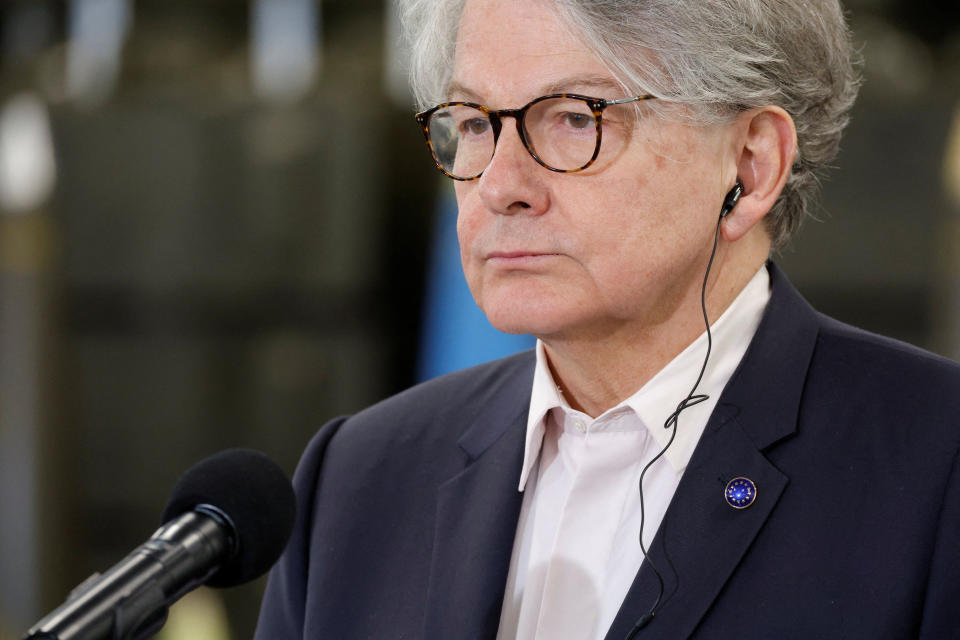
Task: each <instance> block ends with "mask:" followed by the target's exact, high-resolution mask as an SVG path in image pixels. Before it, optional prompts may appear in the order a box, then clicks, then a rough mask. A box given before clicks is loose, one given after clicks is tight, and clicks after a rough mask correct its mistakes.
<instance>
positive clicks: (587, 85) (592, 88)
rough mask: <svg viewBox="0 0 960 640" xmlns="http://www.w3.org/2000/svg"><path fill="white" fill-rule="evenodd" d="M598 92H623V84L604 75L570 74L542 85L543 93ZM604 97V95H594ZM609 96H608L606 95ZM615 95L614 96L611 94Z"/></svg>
mask: <svg viewBox="0 0 960 640" xmlns="http://www.w3.org/2000/svg"><path fill="white" fill-rule="evenodd" d="M584 90H585V91H587V92H599V93H614V94H616V93H623V85H621V84H620V83H619V82H617V81H616V80H614V79H613V78H609V77H606V76H588V77H584V76H571V77H569V78H563V79H561V80H557V81H556V82H552V83H550V84H548V85H547V86H545V87H543V92H544V93H545V94H549V93H573V92H575V91H584ZM595 97H598V98H599V97H604V96H595ZM607 97H609V96H607ZM613 97H615V96H613Z"/></svg>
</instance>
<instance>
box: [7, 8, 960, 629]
mask: <svg viewBox="0 0 960 640" xmlns="http://www.w3.org/2000/svg"><path fill="white" fill-rule="evenodd" d="M846 4H847V7H848V9H849V10H850V12H851V21H852V25H853V28H854V31H855V34H856V40H857V42H858V45H859V46H860V47H861V50H862V53H863V56H864V58H865V61H866V64H865V67H864V75H865V79H866V82H865V85H864V87H863V91H862V94H861V98H860V101H859V103H858V106H857V108H856V110H855V112H854V120H853V124H852V125H851V127H850V129H849V131H848V134H847V136H846V139H845V143H844V146H843V151H842V153H841V156H840V157H839V159H838V160H837V162H836V164H837V169H836V170H835V171H834V172H833V173H832V174H831V176H830V177H829V179H828V180H827V181H826V182H825V184H824V191H825V197H824V200H823V202H824V205H823V208H822V210H821V211H820V213H819V218H820V221H818V222H811V223H808V224H807V225H806V227H805V228H804V230H803V231H802V232H801V234H800V237H799V238H798V239H797V241H795V243H794V245H793V247H792V248H791V249H789V250H787V251H786V252H784V254H783V255H781V256H780V257H779V262H780V263H781V265H782V266H783V267H784V268H785V270H786V271H787V273H788V274H790V276H791V277H792V278H793V280H794V283H795V284H796V285H797V286H798V287H799V288H800V289H801V291H803V292H804V293H805V294H806V295H807V297H808V298H809V299H810V300H811V302H813V304H814V305H815V306H817V307H819V308H820V309H821V310H822V311H825V312H827V313H830V314H832V315H835V316H837V317H839V318H841V319H843V320H846V321H848V322H852V323H854V324H857V325H860V326H862V327H865V328H868V329H871V330H874V331H879V332H882V333H886V334H890V335H894V336H896V337H899V338H901V339H904V340H908V341H910V342H913V343H915V344H918V345H920V346H923V347H925V348H928V349H932V350H934V351H936V352H939V353H941V354H944V355H946V356H948V357H953V358H957V357H958V356H960V4H958V3H957V2H956V0H849V1H848V2H847V3H846ZM397 36H398V34H397V25H396V20H395V18H394V14H393V11H392V7H391V5H390V3H389V0H325V1H322V2H321V1H320V0H248V1H244V0H136V1H134V0H56V1H55V0H24V1H15V0H5V1H4V2H3V3H2V4H0V638H2V639H3V640H7V639H8V638H18V637H19V636H20V634H22V633H23V632H24V631H25V630H26V628H27V627H28V626H30V625H31V624H32V623H33V622H35V621H36V620H37V619H38V618H39V617H40V616H41V615H43V614H44V613H45V612H47V611H48V610H49V609H51V608H53V607H55V606H57V605H58V604H59V603H60V602H62V601H63V599H64V597H65V596H66V594H67V593H68V591H69V590H70V588H72V587H73V586H74V585H76V584H77V583H79V582H80V581H82V580H83V579H84V578H86V577H87V576H88V575H90V574H91V573H93V572H95V571H102V570H104V569H106V568H108V567H109V566H111V565H112V564H114V563H115V562H117V561H119V560H120V558H121V557H122V556H123V555H124V554H125V553H126V552H128V551H129V550H130V549H132V548H133V547H134V546H136V545H138V544H140V543H141V542H143V541H144V540H145V539H146V538H147V537H148V536H149V535H150V533H151V532H152V531H153V530H154V529H155V528H156V526H157V525H158V524H159V522H158V518H159V514H160V513H161V511H162V509H163V506H164V504H165V502H166V499H167V497H168V494H169V491H170V489H171V487H172V486H173V484H174V482H175V481H176V479H177V477H178V476H179V475H180V474H181V473H182V472H183V471H184V470H185V469H186V468H187V467H189V466H190V465H191V464H192V463H194V462H195V461H196V460H198V459H200V458H202V457H204V456H206V455H208V454H210V453H212V452H214V451H217V450H219V449H222V448H225V447H231V446H249V447H255V448H258V449H261V450H263V451H265V452H266V453H268V454H269V455H271V456H272V457H273V458H274V459H276V460H277V461H279V462H280V463H281V465H282V466H284V467H285V468H286V469H287V470H288V471H291V472H292V470H293V468H294V465H295V464H296V461H297V458H298V456H299V454H300V452H301V451H302V449H303V447H304V446H305V445H306V443H307V441H308V440H309V438H310V437H311V435H312V434H313V433H314V432H315V431H316V430H317V428H318V427H319V426H320V425H321V424H322V423H323V422H325V421H326V420H328V419H330V418H331V417H333V416H336V415H338V414H342V413H347V412H351V411H356V410H357V409H359V408H361V407H363V406H364V405H367V404H369V403H372V402H374V401H376V400H377V399H379V398H381V397H383V396H385V395H387V394H390V393H393V392H396V391H398V390H400V389H402V388H404V387H406V386H409V385H410V384H412V383H413V382H415V381H416V380H418V379H422V378H425V377H429V376H432V375H436V374H437V373H440V372H442V371H445V370H448V369H450V368H457V367H459V366H462V365H465V364H468V363H470V362H472V361H479V360H486V359H492V358H494V357H496V356H497V355H499V354H500V353H501V352H503V351H505V350H511V349H514V348H521V347H522V346H524V345H527V344H530V343H531V342H530V340H529V338H524V337H520V338H517V337H513V338H510V339H508V340H507V341H506V342H505V343H497V344H496V345H492V343H489V342H487V341H486V338H479V337H478V338H470V339H468V340H457V342H460V343H463V344H460V345H456V344H453V343H454V340H453V338H452V337H451V336H453V335H458V334H459V335H462V333H463V332H464V331H466V332H468V333H469V334H470V335H481V334H482V335H487V334H489V333H491V332H492V330H490V329H489V327H485V326H483V321H482V319H478V316H477V314H476V310H475V309H472V308H471V305H472V302H471V300H470V299H469V296H468V295H466V294H465V293H464V289H463V287H462V285H461V284H460V280H461V279H462V276H461V275H460V274H459V266H458V265H457V264H456V262H457V261H456V249H455V244H454V243H455V240H454V239H453V237H452V235H451V229H452V221H453V219H454V217H455V210H454V207H453V204H452V200H451V196H450V185H449V184H446V183H445V182H444V181H445V180H446V179H445V178H443V177H442V176H441V175H440V174H439V173H438V172H436V170H435V169H433V167H432V164H431V162H430V160H429V158H428V156H427V153H426V151H425V150H424V148H423V142H422V136H421V133H420V131H419V129H418V127H417V125H416V123H415V122H414V120H413V118H412V113H413V110H414V109H413V102H412V99H411V98H410V96H409V95H408V93H407V91H406V87H405V79H404V77H403V56H402V54H401V51H400V49H399V47H398V37H397ZM448 267H449V268H448ZM474 331H476V332H478V333H477V334H474V333H473V332H474ZM262 588H263V580H260V581H257V582H255V583H253V584H251V585H247V586H244V587H238V588H235V589H231V590H226V591H212V590H204V589H201V590H199V591H198V592H196V593H195V594H194V595H192V596H190V597H188V599H186V600H185V601H183V602H182V603H180V604H178V605H177V606H176V607H174V608H173V611H172V619H171V622H170V624H169V625H168V627H167V629H166V631H165V634H166V636H165V637H167V638H176V639H179V640H189V639H192V638H204V639H205V640H221V639H223V640H226V639H228V638H237V639H239V638H248V637H250V636H251V634H252V632H253V627H254V624H255V621H256V615H257V607H258V603H259V597H260V593H261V591H262Z"/></svg>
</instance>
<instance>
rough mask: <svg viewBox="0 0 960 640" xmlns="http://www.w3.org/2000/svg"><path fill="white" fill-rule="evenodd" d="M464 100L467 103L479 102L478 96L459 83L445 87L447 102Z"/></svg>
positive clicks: (452, 83) (480, 99)
mask: <svg viewBox="0 0 960 640" xmlns="http://www.w3.org/2000/svg"><path fill="white" fill-rule="evenodd" d="M454 99H456V100H466V101H468V102H481V101H482V98H481V97H480V94H478V93H476V92H475V91H473V90H471V89H469V88H467V87H465V86H464V85H462V84H460V83H459V82H456V81H454V82H451V83H450V86H449V87H447V100H454Z"/></svg>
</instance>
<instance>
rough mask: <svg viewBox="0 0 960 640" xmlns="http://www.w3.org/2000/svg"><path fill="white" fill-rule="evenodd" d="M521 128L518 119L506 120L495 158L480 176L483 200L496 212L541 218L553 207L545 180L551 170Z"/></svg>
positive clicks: (503, 123)
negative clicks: (529, 146) (527, 143)
mask: <svg viewBox="0 0 960 640" xmlns="http://www.w3.org/2000/svg"><path fill="white" fill-rule="evenodd" d="M517 126H518V123H517V120H516V119H515V118H512V117H511V118H507V119H505V120H503V121H502V127H501V129H500V135H499V136H498V138H497V144H496V146H495V147H494V151H493V157H492V158H491V159H490V164H488V165H487V168H486V169H484V170H483V175H481V176H480V185H479V189H480V199H481V200H482V201H483V203H484V204H485V205H486V206H487V208H488V209H489V210H490V211H492V212H494V213H499V214H504V215H512V214H515V213H522V212H525V213H529V214H534V215H539V214H541V213H543V212H544V211H546V209H547V207H548V205H549V197H548V190H547V185H546V183H545V181H544V179H545V178H549V177H550V176H549V174H550V171H549V170H548V169H545V168H544V167H542V166H540V165H539V164H538V163H537V161H536V160H534V159H533V156H531V155H530V152H529V151H527V148H526V146H525V145H524V144H523V140H522V139H521V138H520V133H519V131H518V130H517Z"/></svg>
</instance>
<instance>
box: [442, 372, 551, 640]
mask: <svg viewBox="0 0 960 640" xmlns="http://www.w3.org/2000/svg"><path fill="white" fill-rule="evenodd" d="M532 373H533V366H532V358H531V365H530V366H529V367H526V368H524V369H523V371H522V372H520V373H519V374H518V375H514V376H511V378H513V379H511V380H501V381H499V382H500V383H501V384H498V385H497V387H498V389H497V390H496V391H495V392H493V393H491V394H489V395H490V398H491V402H490V403H489V404H488V405H487V407H488V408H485V409H484V410H483V411H482V412H481V414H480V416H479V417H477V418H476V419H475V420H474V421H473V423H472V425H471V426H470V427H469V428H468V429H467V431H466V433H465V434H464V436H463V437H462V438H461V439H460V441H459V443H458V444H459V446H460V448H461V449H462V451H463V452H464V453H465V454H466V456H467V462H466V466H465V468H464V469H463V470H462V471H461V472H459V473H458V474H457V475H455V476H454V477H452V478H451V479H450V480H448V481H447V482H445V483H444V484H442V485H441V486H440V488H439V489H438V493H437V514H436V529H435V532H434V541H433V558H432V561H431V568H430V585H429V589H428V594H427V606H426V609H427V610H426V618H425V626H424V637H425V638H464V639H467V638H493V637H494V636H495V635H496V633H497V627H498V625H499V622H500V608H501V605H502V604H503V593H504V588H505V586H506V582H507V572H508V570H509V567H510V557H511V554H512V552H513V539H514V536H515V534H516V529H517V519H518V517H519V514H520V505H521V503H522V499H523V494H522V493H520V492H519V491H517V485H518V483H519V480H520V468H521V465H522V462H523V445H524V436H525V433H526V420H527V411H528V407H529V400H530V383H531V380H532ZM494 398H495V400H493V399H494Z"/></svg>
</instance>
